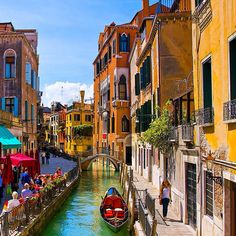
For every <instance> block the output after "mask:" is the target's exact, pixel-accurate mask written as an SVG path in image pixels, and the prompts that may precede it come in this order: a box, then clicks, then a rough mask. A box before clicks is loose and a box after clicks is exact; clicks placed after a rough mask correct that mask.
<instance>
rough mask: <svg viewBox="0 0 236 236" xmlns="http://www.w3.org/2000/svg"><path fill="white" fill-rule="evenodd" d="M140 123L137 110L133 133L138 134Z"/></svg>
mask: <svg viewBox="0 0 236 236" xmlns="http://www.w3.org/2000/svg"><path fill="white" fill-rule="evenodd" d="M140 122H141V121H140V109H139V108H138V109H137V110H136V126H135V132H136V133H140V126H141V125H140V124H141V123H140Z"/></svg>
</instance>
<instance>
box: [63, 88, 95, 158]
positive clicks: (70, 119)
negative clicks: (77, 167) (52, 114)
mask: <svg viewBox="0 0 236 236" xmlns="http://www.w3.org/2000/svg"><path fill="white" fill-rule="evenodd" d="M84 95H85V94H84V91H80V97H81V101H80V102H73V105H72V106H70V107H68V108H67V113H66V147H65V151H66V152H67V153H68V154H69V155H72V156H76V155H79V156H88V155H89V154H91V152H92V146H93V104H86V103H84Z"/></svg>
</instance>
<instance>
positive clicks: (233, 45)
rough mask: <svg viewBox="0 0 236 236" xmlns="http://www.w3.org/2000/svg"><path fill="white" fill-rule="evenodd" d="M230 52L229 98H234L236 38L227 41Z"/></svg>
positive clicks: (235, 94)
mask: <svg viewBox="0 0 236 236" xmlns="http://www.w3.org/2000/svg"><path fill="white" fill-rule="evenodd" d="M229 54H230V99H231V100H235V99H236V89H235V88H236V38H235V39H233V40H232V41H231V42H230V43H229Z"/></svg>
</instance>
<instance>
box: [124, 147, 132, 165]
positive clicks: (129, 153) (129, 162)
mask: <svg viewBox="0 0 236 236" xmlns="http://www.w3.org/2000/svg"><path fill="white" fill-rule="evenodd" d="M125 154H126V155H125V156H126V164H127V165H129V166H131V165H132V147H126V153H125Z"/></svg>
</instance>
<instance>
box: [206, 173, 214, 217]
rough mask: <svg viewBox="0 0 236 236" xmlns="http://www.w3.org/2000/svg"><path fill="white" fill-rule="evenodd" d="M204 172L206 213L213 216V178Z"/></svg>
mask: <svg viewBox="0 0 236 236" xmlns="http://www.w3.org/2000/svg"><path fill="white" fill-rule="evenodd" d="M205 173H206V215H209V216H211V217H212V216H213V180H212V179H211V178H210V176H209V174H210V173H209V172H207V171H206V172H205Z"/></svg>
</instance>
